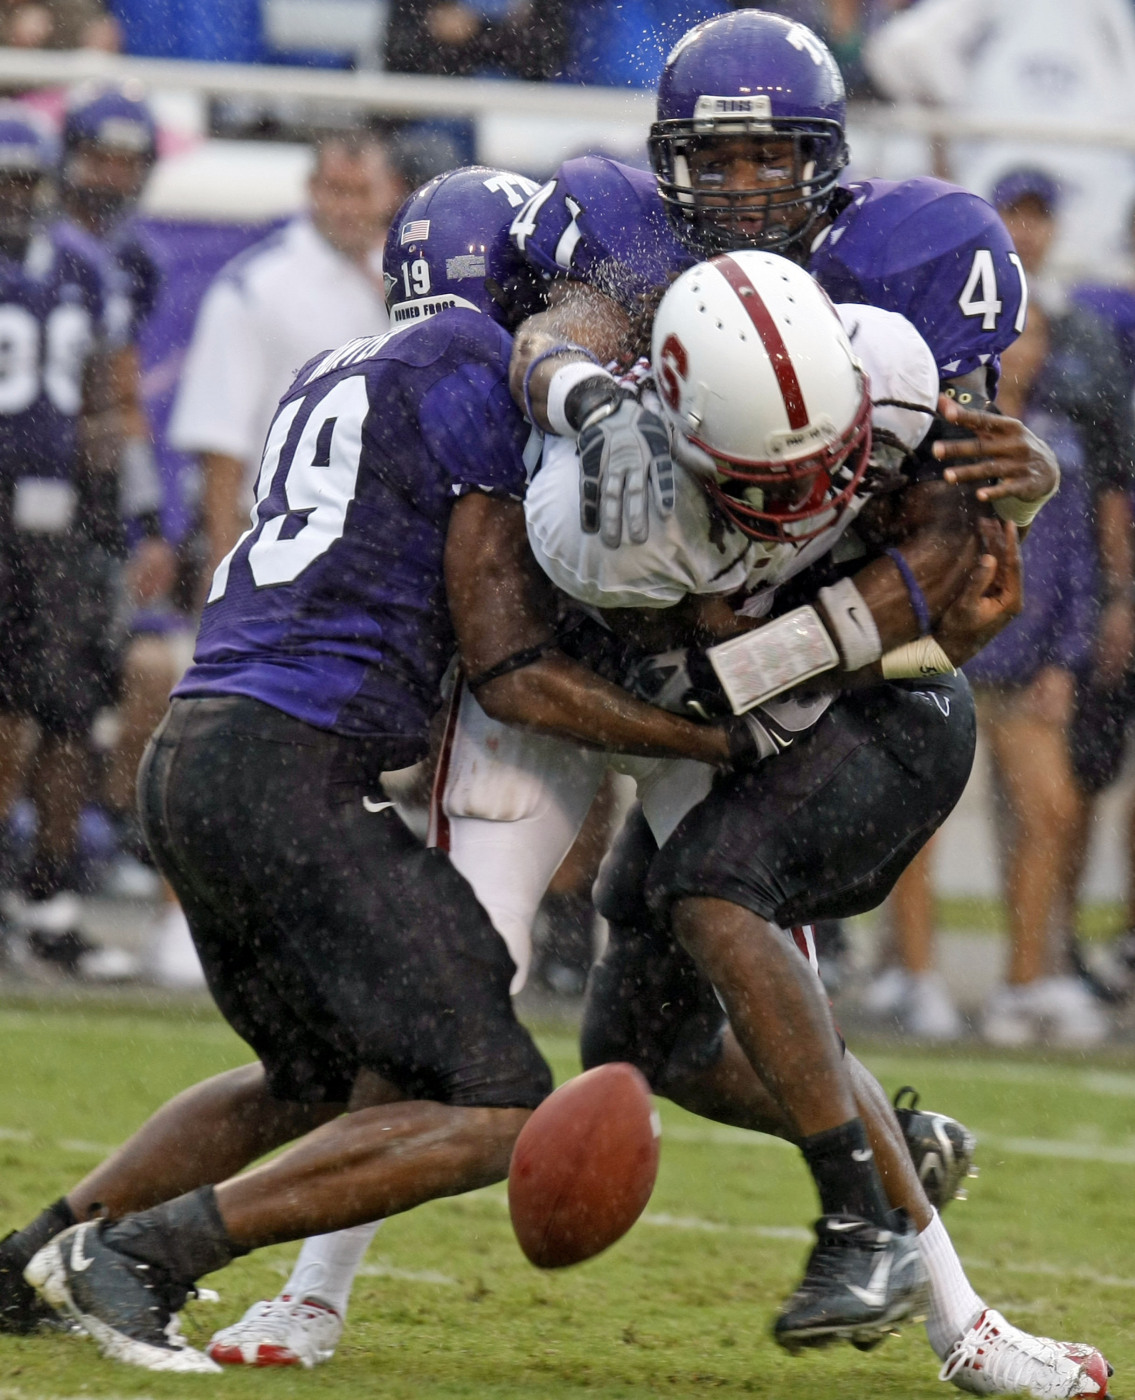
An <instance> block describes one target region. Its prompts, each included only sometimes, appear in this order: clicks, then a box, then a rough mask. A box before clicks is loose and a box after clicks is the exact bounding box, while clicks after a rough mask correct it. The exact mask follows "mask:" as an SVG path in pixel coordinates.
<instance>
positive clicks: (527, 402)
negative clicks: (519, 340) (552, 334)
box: [522, 340, 602, 423]
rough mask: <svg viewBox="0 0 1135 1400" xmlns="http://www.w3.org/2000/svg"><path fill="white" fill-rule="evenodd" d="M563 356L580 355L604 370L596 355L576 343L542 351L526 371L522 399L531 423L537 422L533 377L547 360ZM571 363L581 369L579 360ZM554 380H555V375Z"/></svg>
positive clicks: (570, 342) (572, 342)
mask: <svg viewBox="0 0 1135 1400" xmlns="http://www.w3.org/2000/svg"><path fill="white" fill-rule="evenodd" d="M561 355H580V356H582V357H583V360H584V361H585V362H589V363H590V364H592V365H594V366H595V368H596V369H599V370H601V369H602V366H601V365H600V363H599V360H598V358H597V357H596V356H595V355H593V354H592V353H591V351H590V350H588V349H587V347H586V346H585V345H576V344H575V343H574V341H570V340H568V341H564V342H563V343H562V344H560V345H550V346H549V347H548V349H547V350H541V351H540V353H539V354H538V355H536V356H535V357H534V358H533V359H532V360H531V361H529V364H528V368H527V369H526V370H525V371H524V385H523V395H522V397H523V400H524V412H525V414H526V415H527V417H528V421H529V422H530V423H535V422H536V414H535V412H534V411H533V408H532V376H533V375H534V374H535V373H536V371H537V370H538V369H539V368H540V366H541V365H542V364H543V363H544V361H545V360H555V359H558V358H559V356H561ZM571 363H572V365H573V366H575V367H577V368H578V367H580V361H579V360H573V361H572V362H571ZM570 367H571V366H562V368H570ZM582 368H584V369H586V368H587V364H586V363H584V364H583V365H582ZM553 378H555V376H554V375H553Z"/></svg>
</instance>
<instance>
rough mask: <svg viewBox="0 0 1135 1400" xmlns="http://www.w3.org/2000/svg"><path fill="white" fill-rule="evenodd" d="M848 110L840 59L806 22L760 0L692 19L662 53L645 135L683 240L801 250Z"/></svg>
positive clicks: (835, 167)
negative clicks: (772, 10) (653, 116)
mask: <svg viewBox="0 0 1135 1400" xmlns="http://www.w3.org/2000/svg"><path fill="white" fill-rule="evenodd" d="M845 113H846V99H845V93H844V86H843V78H842V76H841V74H840V71H839V66H838V65H837V63H836V61H835V59H834V58H833V57H832V54H831V52H830V50H829V49H828V48H827V46H826V45H825V44H824V42H823V40H821V39H820V38H819V37H818V36H817V35H816V34H814V33H813V32H812V30H810V29H808V28H807V27H806V26H805V25H802V24H798V23H795V22H793V21H791V20H787V19H783V18H781V16H779V15H774V14H769V13H767V12H765V11H763V10H739V11H736V12H735V13H733V14H728V15H720V16H718V17H717V18H716V19H711V20H706V21H705V22H704V23H703V24H699V25H697V26H696V27H695V28H694V29H692V30H691V31H690V32H689V33H688V34H686V35H685V36H684V37H683V38H682V39H680V40H679V41H678V43H677V44H676V45H675V47H674V49H673V50H672V51H671V53H670V56H669V58H668V59H667V60H666V66H665V68H664V69H663V72H662V78H661V81H660V82H659V85H658V109H657V120H656V121H655V122H654V125H653V126H652V127H651V129H650V140H649V147H650V159H651V165H652V166H653V169H654V173H655V175H656V176H657V177H658V189H659V194H660V195H661V198H662V202H663V204H664V205H665V206H666V212H667V215H668V217H669V219H670V223H671V225H672V226H673V228H674V231H675V233H676V234H677V236H678V238H679V239H680V240H681V242H682V243H683V244H685V246H686V247H688V248H689V249H691V251H693V252H695V253H698V254H699V255H700V256H702V257H709V256H712V255H713V254H714V253H720V252H725V251H729V250H731V249H735V248H765V249H769V250H773V251H778V252H783V253H785V254H786V255H788V256H793V257H801V258H802V257H803V256H805V255H806V251H807V248H808V245H809V243H810V242H811V236H812V235H813V234H814V232H815V231H816V230H817V227H818V225H819V223H820V220H821V219H822V218H823V215H824V213H825V212H826V210H827V208H828V205H829V204H830V202H831V198H832V195H833V193H834V192H835V189H836V187H837V184H838V180H839V174H840V171H841V170H842V169H843V168H844V166H845V165H846V164H847V159H848V152H847V142H846V141H845V139H844V118H845ZM741 155H743V160H739V159H738V157H739V156H741ZM731 167H732V168H731ZM754 170H756V171H757V172H758V175H757V178H756V179H754V180H753V183H752V184H751V185H749V187H747V188H746V187H738V185H739V182H740V183H741V184H742V185H743V184H744V183H745V182H746V181H747V180H748V179H752V178H753V172H754Z"/></svg>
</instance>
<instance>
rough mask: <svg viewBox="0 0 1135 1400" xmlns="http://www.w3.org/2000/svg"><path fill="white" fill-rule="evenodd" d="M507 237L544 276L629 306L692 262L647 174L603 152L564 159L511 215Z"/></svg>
mask: <svg viewBox="0 0 1135 1400" xmlns="http://www.w3.org/2000/svg"><path fill="white" fill-rule="evenodd" d="M512 237H513V241H514V242H515V244H516V246H517V248H518V249H519V250H520V252H521V253H523V254H524V256H525V257H526V258H527V259H528V261H529V262H530V263H531V264H532V266H533V267H535V268H536V269H537V271H539V272H540V273H542V274H543V275H544V276H545V277H548V278H551V277H570V278H574V279H575V280H576V281H579V282H586V283H588V284H589V285H590V286H594V287H598V288H599V290H600V291H602V292H605V293H606V294H607V296H609V297H612V298H613V299H614V300H615V301H617V302H619V303H620V304H621V305H622V306H624V307H627V308H628V309H629V308H631V307H632V306H633V305H634V303H635V301H636V299H637V298H638V297H640V296H641V295H642V294H643V293H645V292H649V291H650V290H651V289H652V288H653V287H660V286H664V285H665V284H666V282H667V281H669V279H670V277H671V276H672V275H673V274H674V273H675V272H680V271H681V270H682V269H683V268H686V267H689V266H690V264H691V263H692V262H693V261H694V259H693V258H692V257H691V256H690V254H689V253H687V252H686V250H685V249H684V248H683V247H682V245H681V244H680V243H679V242H678V240H677V239H676V238H675V237H674V234H673V233H672V232H671V230H670V225H669V224H668V223H667V221H666V211H665V208H664V206H663V204H662V201H661V200H660V199H659V198H658V184H657V181H656V180H655V178H654V176H653V175H652V174H650V173H649V172H648V171H644V170H636V169H635V168H634V167H633V166H629V165H622V164H620V163H619V162H618V161H614V160H609V159H608V158H607V157H606V156H580V157H578V158H577V159H575V160H569V161H565V163H564V164H563V165H561V166H560V168H559V169H558V170H557V171H556V173H555V175H554V176H553V177H552V179H551V180H549V181H548V183H547V184H546V185H543V186H541V188H540V189H539V190H537V192H536V193H535V194H534V195H533V196H532V197H531V199H529V200H528V202H527V203H526V204H525V205H524V207H523V208H522V209H521V210H520V212H519V213H518V214H517V216H516V218H515V219H514V220H513V224H512Z"/></svg>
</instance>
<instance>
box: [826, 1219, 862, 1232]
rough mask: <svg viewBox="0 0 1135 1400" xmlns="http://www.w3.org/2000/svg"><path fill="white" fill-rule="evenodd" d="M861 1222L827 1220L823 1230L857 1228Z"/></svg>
mask: <svg viewBox="0 0 1135 1400" xmlns="http://www.w3.org/2000/svg"><path fill="white" fill-rule="evenodd" d="M862 1224H863V1221H862V1220H829V1221H828V1223H827V1224H826V1225H825V1226H824V1229H825V1230H839V1231H843V1230H858V1229H859V1227H860V1226H861V1225H862Z"/></svg>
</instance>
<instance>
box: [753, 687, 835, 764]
mask: <svg viewBox="0 0 1135 1400" xmlns="http://www.w3.org/2000/svg"><path fill="white" fill-rule="evenodd" d="M834 699H835V696H834V695H831V694H827V695H825V694H818V695H808V694H805V695H803V696H798V695H796V694H795V693H790V694H788V695H778V696H777V697H776V698H775V699H773V700H767V701H766V702H765V703H764V704H763V705H757V706H755V707H754V708H753V709H751V710H748V711H746V713H745V714H743V715H738V716H736V718H735V719H733V721H732V722H731V723H730V724H728V725H726V729H727V731H728V738H729V755H730V758H731V759H732V761H733V766H734V768H751V767H752V766H753V764H755V763H760V762H761V761H762V760H763V759H766V758H775V757H776V755H777V754H780V753H783V752H784V751H785V749H790V748H791V747H792V745H793V744H794V743H795V742H796V741H797V739H800V738H802V737H803V736H804V735H805V734H807V733H808V731H809V730H810V729H811V728H812V727H813V726H814V725H815V724H816V722H817V721H818V720H819V718H820V716H821V715H823V713H824V712H825V711H826V710H827V709H828V707H829V706H830V705H831V703H832V701H833V700H834Z"/></svg>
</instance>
